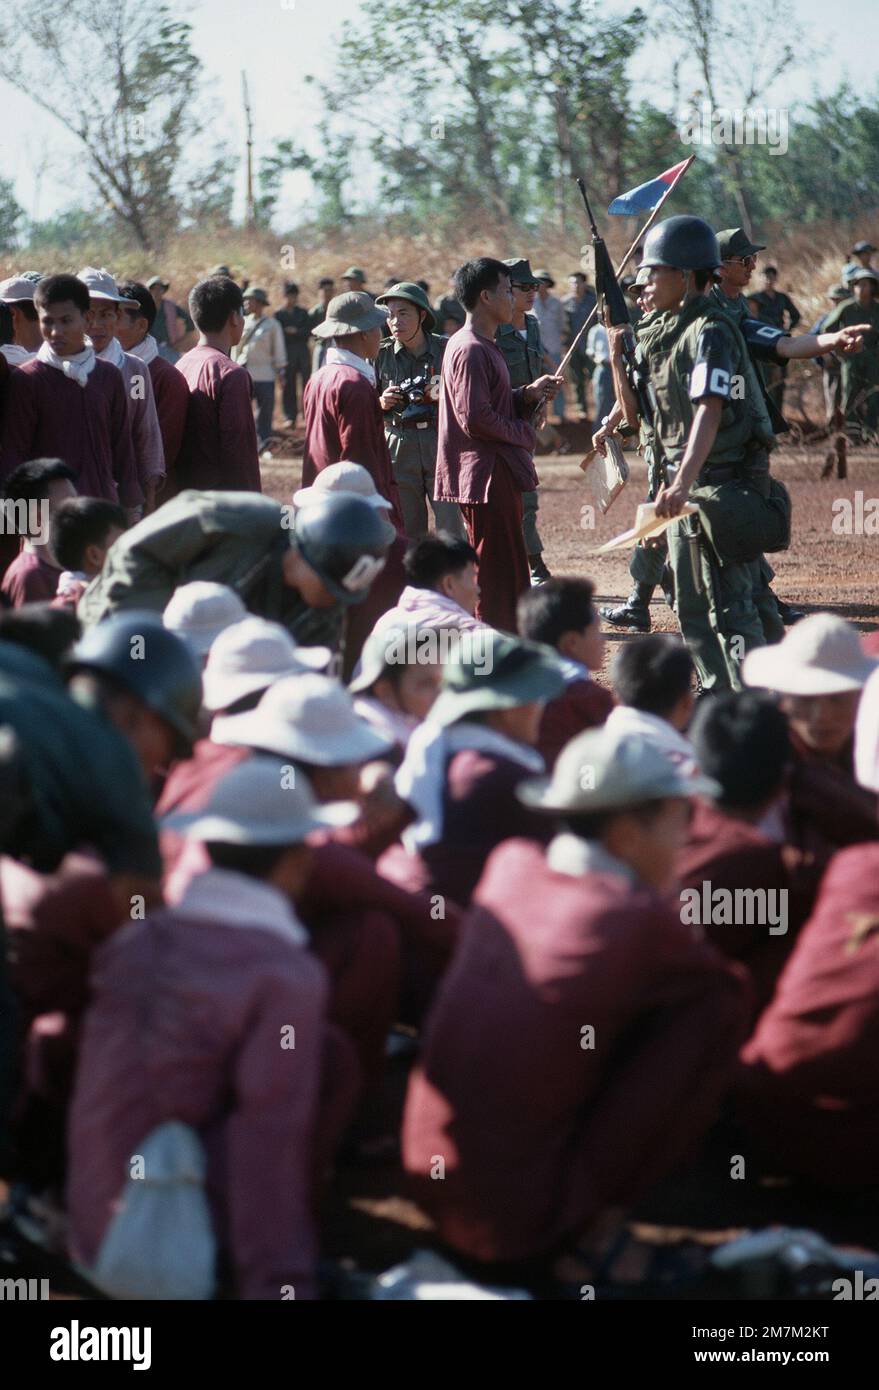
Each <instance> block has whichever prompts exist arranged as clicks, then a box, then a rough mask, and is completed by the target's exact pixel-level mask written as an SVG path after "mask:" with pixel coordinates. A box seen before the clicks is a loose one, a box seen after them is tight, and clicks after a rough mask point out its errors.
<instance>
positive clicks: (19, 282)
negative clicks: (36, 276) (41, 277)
mask: <svg viewBox="0 0 879 1390" xmlns="http://www.w3.org/2000/svg"><path fill="white" fill-rule="evenodd" d="M38 283H39V281H38V280H36V281H35V280H31V279H28V278H26V277H25V276H23V275H14V276H11V277H10V278H9V279H8V280H4V281H3V283H2V284H0V303H2V305H3V308H4V309H5V310H6V312H7V313H8V315H9V322H10V330H11V336H10V338H9V341H10V342H13V343H17V344H18V346H19V347H23V348H26V349H27V350H28V351H34V352H35V351H36V350H37V348H38V347H39V346H40V342H41V338H42V335H41V333H40V317H39V314H38V313H37V310H36V308H35V306H34V289H35V287H36V285H37V284H38Z"/></svg>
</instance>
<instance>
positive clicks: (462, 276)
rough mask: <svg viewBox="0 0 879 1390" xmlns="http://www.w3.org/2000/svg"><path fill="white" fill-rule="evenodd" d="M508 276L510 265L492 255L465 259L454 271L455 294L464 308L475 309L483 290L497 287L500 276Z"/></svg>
mask: <svg viewBox="0 0 879 1390" xmlns="http://www.w3.org/2000/svg"><path fill="white" fill-rule="evenodd" d="M504 275H505V276H506V278H507V279H508V280H509V278H510V267H509V266H508V265H504V263H503V261H496V260H495V259H494V257H493V256H479V257H478V259H477V260H475V261H465V262H464V264H463V265H461V266H459V267H458V269H457V270H456V271H455V277H454V278H455V295H456V296H457V298H458V299H459V300H460V301H461V303H462V304H463V305H464V308H465V309H475V308H476V305H477V304H478V303H479V296H480V295H481V294H482V291H483V290H494V289H497V286H498V284H499V283H500V279H501V276H504Z"/></svg>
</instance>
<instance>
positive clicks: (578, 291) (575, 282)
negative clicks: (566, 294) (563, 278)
mask: <svg viewBox="0 0 879 1390" xmlns="http://www.w3.org/2000/svg"><path fill="white" fill-rule="evenodd" d="M568 289H569V290H570V292H571V294H572V295H574V297H575V298H576V299H582V298H583V295H584V294H585V293H586V276H585V275H584V274H583V272H582V270H572V271H571V274H570V275H569V276H568Z"/></svg>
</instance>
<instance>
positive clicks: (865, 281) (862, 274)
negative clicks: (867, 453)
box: [824, 266, 879, 444]
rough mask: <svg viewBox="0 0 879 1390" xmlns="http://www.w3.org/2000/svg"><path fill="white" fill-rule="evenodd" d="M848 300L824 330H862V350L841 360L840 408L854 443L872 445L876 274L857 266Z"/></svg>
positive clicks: (877, 374) (877, 367) (877, 405)
mask: <svg viewBox="0 0 879 1390" xmlns="http://www.w3.org/2000/svg"><path fill="white" fill-rule="evenodd" d="M848 287H849V290H850V291H851V296H852V297H851V299H845V300H843V302H842V303H841V304H839V305H837V307H836V308H835V309H834V310H832V312H831V313H830V314H829V315H828V316H827V318H826V320H825V322H824V328H825V330H828V329H829V330H831V331H832V330H833V329H836V328H855V329H857V328H863V330H864V339H863V341H864V351H863V352H860V353H858V355H857V356H851V357H844V358H843V363H842V409H843V413H844V415H845V427H846V433H847V434H848V435H849V436H850V438H851V439H852V440H853V442H855V443H858V444H861V443H867V442H872V441H873V439H874V438H875V435H876V432H877V430H879V303H877V300H879V272H877V271H875V270H868V269H867V268H866V267H865V266H860V267H859V268H858V269H857V270H856V271H854V272H853V273H852V275H851V278H850V280H849V286H848Z"/></svg>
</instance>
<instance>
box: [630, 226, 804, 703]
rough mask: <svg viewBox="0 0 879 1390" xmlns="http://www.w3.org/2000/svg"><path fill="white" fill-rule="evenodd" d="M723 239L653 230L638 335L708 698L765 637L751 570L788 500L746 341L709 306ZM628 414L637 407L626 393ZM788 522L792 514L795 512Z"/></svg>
mask: <svg viewBox="0 0 879 1390" xmlns="http://www.w3.org/2000/svg"><path fill="white" fill-rule="evenodd" d="M719 264H720V251H719V248H718V245H717V238H716V237H715V235H714V232H713V231H712V229H711V228H710V227H709V225H708V223H707V222H703V221H702V219H701V218H698V217H686V216H684V217H670V218H668V219H666V220H665V221H663V222H660V223H658V224H657V225H656V226H655V227H654V228H653V229H652V231H651V232H650V233H649V235H648V237H647V239H646V241H645V244H644V256H643V260H642V265H643V266H644V267H645V268H646V269H648V270H649V271H650V284H651V287H652V292H653V304H654V307H655V309H656V310H657V316H656V318H655V319H654V320H653V321H652V322H651V323H650V324H649V325H648V326H647V327H646V328H645V327H644V326H643V325H642V326H641V331H640V334H639V339H638V341H639V346H640V347H641V349H642V352H643V358H644V363H645V365H646V368H647V372H648V374H649V378H648V379H649V390H650V397H651V401H652V405H653V411H654V421H653V424H654V430H655V433H656V442H657V446H658V448H659V449H660V450H661V453H662V457H663V460H664V464H665V468H666V476H667V478H668V479H669V481H668V483H667V484H666V485H665V486H663V487H662V488H661V489H660V491H659V494H658V496H657V498H656V511H657V515H659V516H667V517H678V516H679V515H680V513H681V511H682V510H683V508H684V506H685V505H686V503H687V502H688V501H690V493H691V489H692V490H693V498H692V500H693V501H694V502H696V503H697V505H698V506H699V512H698V514H696V515H688V516H685V517H681V519H680V520H678V521H676V522H674V524H673V525H671V526H670V527H669V528H668V532H667V535H668V549H669V562H670V565H671V568H672V572H673V574H674V581H675V604H676V610H677V615H678V622H679V623H680V627H681V632H682V634H683V636H684V639H685V641H686V642H687V645H688V647H689V648H690V652H691V655H692V656H693V660H694V662H695V664H696V668H697V671H698V674H699V678H700V681H701V683H702V687H703V689H705V690H723V689H729V688H733V689H739V688H740V687H741V681H740V678H739V666H740V662H741V660H742V658H743V657H744V655H745V652H746V651H748V650H750V649H752V648H753V647H759V646H763V645H764V643H765V638H764V636H763V628H762V625H761V622H760V616H759V614H758V612H757V609H756V607H755V605H754V599H753V582H752V572H751V569H750V567H749V562H750V561H752V560H756V559H758V558H759V556H760V554H761V553H762V551H763V550H764V549H766V548H767V547H768V548H770V549H772V548H781V547H782V546H783V545H784V544H785V519H786V518H785V511H784V501H785V499H786V494H785V493H784V489H782V488H780V487H779V485H778V484H775V485H774V488H773V486H772V485H771V484H770V478H769V457H768V451H769V449H770V448H771V447H772V446H773V444H774V434H773V429H772V423H771V421H770V419H769V414H768V412H767V410H766V405H765V402H764V399H763V393H762V391H761V389H760V386H759V384H758V382H757V378H756V375H755V372H754V368H753V365H752V363H751V358H750V355H749V353H748V349H747V347H746V345H745V341H744V338H743V337H742V334H741V332H740V331H739V329H738V328H737V327H736V325H735V324H734V323H733V322H732V320H731V319H730V318H728V317H727V315H726V314H725V313H724V311H723V310H722V309H721V308H720V307H719V306H718V305H717V304H716V303H714V302H712V301H711V300H710V299H709V297H708V291H709V290H710V288H711V284H712V281H713V277H714V271H715V270H716V268H717V266H718V265H719ZM624 403H625V405H626V410H627V416H629V415H630V414H631V415H632V416H634V414H635V412H636V410H637V403H636V402H635V400H634V397H633V396H632V395H631V393H629V396H628V398H627V399H626V400H625V402H624ZM787 515H788V516H789V511H788V514H787Z"/></svg>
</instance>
